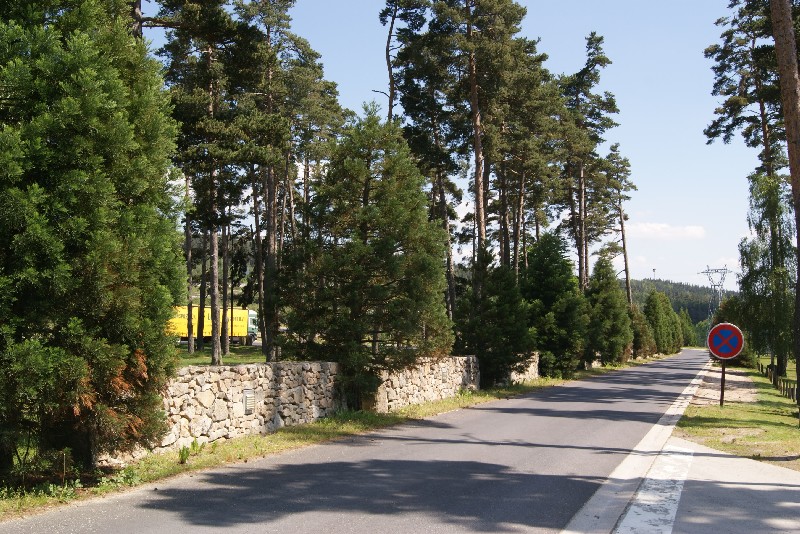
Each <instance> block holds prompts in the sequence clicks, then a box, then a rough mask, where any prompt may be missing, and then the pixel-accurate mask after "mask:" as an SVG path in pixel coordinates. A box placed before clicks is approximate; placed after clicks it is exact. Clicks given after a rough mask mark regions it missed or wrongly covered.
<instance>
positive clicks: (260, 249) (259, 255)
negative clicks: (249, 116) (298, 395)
mask: <svg viewBox="0 0 800 534" xmlns="http://www.w3.org/2000/svg"><path fill="white" fill-rule="evenodd" d="M251 172H252V189H253V223H254V224H255V231H254V232H253V241H254V242H255V262H256V265H255V267H256V291H257V301H258V331H259V335H260V336H261V354H263V355H264V358H265V360H266V359H267V344H266V343H265V342H264V341H265V340H266V339H267V330H266V323H265V322H264V310H265V308H264V244H263V243H262V240H261V203H260V202H259V201H258V187H259V184H258V181H259V180H258V178H257V176H258V175H257V174H256V170H255V169H251Z"/></svg>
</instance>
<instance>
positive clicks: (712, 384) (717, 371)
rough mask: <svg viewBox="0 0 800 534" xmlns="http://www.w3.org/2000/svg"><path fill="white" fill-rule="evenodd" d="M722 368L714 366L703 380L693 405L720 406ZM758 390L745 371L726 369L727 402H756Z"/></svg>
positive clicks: (732, 368) (733, 368)
mask: <svg viewBox="0 0 800 534" xmlns="http://www.w3.org/2000/svg"><path fill="white" fill-rule="evenodd" d="M721 379H722V367H720V366H718V365H714V366H713V367H711V368H710V369H709V370H708V371H707V372H706V375H705V377H704V378H703V383H702V384H701V385H700V387H699V388H698V389H697V393H695V395H694V398H693V399H692V404H694V405H696V406H704V405H709V404H716V405H719V393H720V381H721ZM756 398H757V397H756V388H755V386H754V385H753V381H752V380H751V379H750V377H749V376H747V373H746V372H745V371H744V370H743V369H739V368H735V367H728V368H726V369H725V402H756Z"/></svg>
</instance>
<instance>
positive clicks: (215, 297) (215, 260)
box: [206, 46, 222, 365]
mask: <svg viewBox="0 0 800 534" xmlns="http://www.w3.org/2000/svg"><path fill="white" fill-rule="evenodd" d="M206 62H207V66H208V71H209V72H211V71H212V68H211V67H212V64H213V62H214V49H213V48H212V47H211V46H209V47H208V48H206ZM215 99H216V88H215V86H214V80H213V79H212V80H210V81H209V84H208V116H209V118H211V119H213V118H214V113H215V107H214V101H215ZM211 164H212V165H216V163H215V162H213V161H212V163H211ZM218 178H219V170H218V169H216V168H214V169H213V170H212V171H211V181H210V183H209V197H210V201H211V202H210V205H209V211H210V215H211V217H212V218H216V215H217V211H218V210H219V204H218V197H217V193H218V191H217V185H218V184H217V180H218ZM210 234H211V235H210V239H209V247H210V249H211V250H210V256H211V259H210V262H211V266H210V273H209V275H210V280H209V282H210V283H211V288H210V291H209V293H210V297H211V365H221V364H222V356H221V347H220V340H219V338H220V324H219V234H218V231H217V224H216V222H214V223H212V225H211V232H210Z"/></svg>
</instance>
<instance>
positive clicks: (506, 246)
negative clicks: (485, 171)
mask: <svg viewBox="0 0 800 534" xmlns="http://www.w3.org/2000/svg"><path fill="white" fill-rule="evenodd" d="M503 167H505V165H503ZM500 174H501V177H500V179H499V188H500V191H499V193H500V213H499V214H498V219H499V220H500V264H501V265H502V266H503V267H511V234H510V231H509V226H510V225H509V222H508V210H509V205H508V179H507V176H506V170H505V168H503V170H502V172H501V173H500Z"/></svg>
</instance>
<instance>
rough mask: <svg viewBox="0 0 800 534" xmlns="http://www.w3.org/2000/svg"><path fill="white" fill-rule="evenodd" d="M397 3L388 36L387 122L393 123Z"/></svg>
mask: <svg viewBox="0 0 800 534" xmlns="http://www.w3.org/2000/svg"><path fill="white" fill-rule="evenodd" d="M397 4H398V3H397V2H395V3H394V5H393V6H392V16H391V18H390V19H389V34H388V35H387V36H386V69H387V70H388V71H389V112H388V114H387V116H386V122H392V119H393V118H394V116H393V111H394V99H395V83H394V69H392V54H391V51H392V36H393V35H394V24H395V22H396V21H397Z"/></svg>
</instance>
